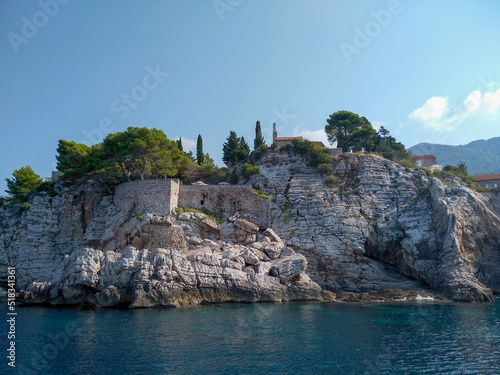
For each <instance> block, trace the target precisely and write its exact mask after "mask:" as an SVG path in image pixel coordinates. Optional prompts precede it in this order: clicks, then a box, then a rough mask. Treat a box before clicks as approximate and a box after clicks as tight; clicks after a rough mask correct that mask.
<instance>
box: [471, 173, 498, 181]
mask: <svg viewBox="0 0 500 375" xmlns="http://www.w3.org/2000/svg"><path fill="white" fill-rule="evenodd" d="M472 177H474V180H476V181H488V180H500V174H482V175H480V176H472Z"/></svg>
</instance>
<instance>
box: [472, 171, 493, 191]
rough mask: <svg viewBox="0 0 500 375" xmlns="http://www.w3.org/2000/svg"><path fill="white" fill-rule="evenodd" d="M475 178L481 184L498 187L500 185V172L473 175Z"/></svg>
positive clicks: (491, 187)
mask: <svg viewBox="0 0 500 375" xmlns="http://www.w3.org/2000/svg"><path fill="white" fill-rule="evenodd" d="M472 177H474V180H476V181H477V183H478V184H479V185H481V186H484V187H487V188H490V189H496V188H497V187H500V174H482V175H479V176H472Z"/></svg>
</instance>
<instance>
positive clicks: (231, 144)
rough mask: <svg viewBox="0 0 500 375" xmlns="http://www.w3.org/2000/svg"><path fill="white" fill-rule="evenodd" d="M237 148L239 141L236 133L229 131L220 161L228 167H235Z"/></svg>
mask: <svg viewBox="0 0 500 375" xmlns="http://www.w3.org/2000/svg"><path fill="white" fill-rule="evenodd" d="M238 148H239V140H238V136H237V135H236V132H234V131H232V130H231V131H230V132H229V136H228V137H227V139H226V142H225V143H224V145H223V146H222V161H223V162H224V164H226V165H227V166H228V167H229V166H230V165H235V164H237V163H238V155H237V153H238Z"/></svg>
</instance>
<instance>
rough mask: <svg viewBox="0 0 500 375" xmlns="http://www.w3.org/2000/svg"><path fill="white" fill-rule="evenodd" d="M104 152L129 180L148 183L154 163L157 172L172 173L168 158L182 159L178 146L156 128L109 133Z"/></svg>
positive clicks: (105, 140) (103, 146)
mask: <svg viewBox="0 0 500 375" xmlns="http://www.w3.org/2000/svg"><path fill="white" fill-rule="evenodd" d="M102 149H103V151H104V154H105V155H107V156H108V157H110V158H111V159H112V160H113V161H114V162H115V163H116V164H117V165H118V166H119V168H120V169H121V170H122V172H123V175H124V176H125V178H126V179H127V181H130V180H131V177H132V176H138V177H139V178H140V179H141V180H144V178H145V176H147V175H151V174H152V169H153V164H155V165H154V167H155V168H154V169H155V171H156V172H157V173H161V174H162V175H163V173H171V172H168V170H169V169H170V170H172V168H171V166H169V165H167V164H168V162H170V160H168V162H167V161H166V160H165V158H169V157H170V158H172V157H174V158H177V157H180V156H179V155H180V154H179V153H180V150H179V148H178V147H177V143H176V142H175V141H170V140H169V139H168V138H167V136H166V135H165V133H163V131H161V130H158V129H155V128H153V129H148V128H145V127H143V128H136V127H129V128H128V129H127V130H126V131H124V132H117V133H113V134H109V135H108V136H107V137H106V138H105V139H104V142H103V144H102ZM174 149H175V150H174ZM175 151H177V152H175ZM160 161H161V162H165V165H164V166H163V167H161V166H159V163H160ZM173 170H175V168H173ZM160 171H161V172H160Z"/></svg>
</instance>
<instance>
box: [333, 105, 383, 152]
mask: <svg viewBox="0 0 500 375" xmlns="http://www.w3.org/2000/svg"><path fill="white" fill-rule="evenodd" d="M326 122H327V124H326V126H325V132H326V135H327V137H328V141H330V143H332V144H333V143H335V142H337V147H339V148H341V149H342V151H344V152H348V151H350V150H351V149H352V150H353V151H361V150H362V149H363V148H364V149H365V150H366V151H372V150H373V148H374V147H375V144H374V137H375V136H376V133H377V132H376V131H375V129H373V127H372V126H371V124H370V122H369V121H368V120H367V119H366V118H365V117H359V115H357V114H355V113H353V112H349V111H339V112H335V113H333V114H331V115H330V117H329V118H328V119H327V120H326Z"/></svg>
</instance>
